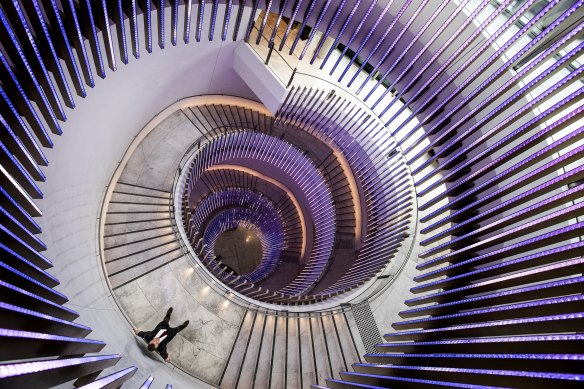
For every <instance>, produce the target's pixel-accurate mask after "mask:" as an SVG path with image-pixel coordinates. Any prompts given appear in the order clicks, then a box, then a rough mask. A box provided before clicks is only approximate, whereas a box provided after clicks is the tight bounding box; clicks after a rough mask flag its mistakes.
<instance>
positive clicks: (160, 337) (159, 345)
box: [134, 307, 189, 362]
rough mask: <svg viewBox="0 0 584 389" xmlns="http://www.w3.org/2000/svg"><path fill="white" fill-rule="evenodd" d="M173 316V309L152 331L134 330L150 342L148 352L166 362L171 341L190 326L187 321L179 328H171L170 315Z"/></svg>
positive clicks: (169, 309)
mask: <svg viewBox="0 0 584 389" xmlns="http://www.w3.org/2000/svg"><path fill="white" fill-rule="evenodd" d="M171 314H172V307H170V308H168V311H166V316H164V319H163V320H162V321H161V322H160V323H158V324H157V325H156V327H155V328H154V329H153V330H152V331H140V330H139V329H137V328H134V333H135V334H136V335H138V336H139V337H141V338H142V339H144V340H145V341H146V342H148V350H149V351H154V350H156V352H157V353H158V354H160V356H161V357H162V358H163V359H164V360H165V361H166V362H168V360H169V357H168V353H167V352H166V346H167V345H168V343H170V341H171V340H172V339H173V338H174V337H175V336H176V334H178V333H179V332H181V331H182V330H184V329H185V328H186V326H188V325H189V321H188V320H187V321H185V322H184V323H182V324H181V325H180V326H178V327H174V328H173V327H171V326H170V315H171Z"/></svg>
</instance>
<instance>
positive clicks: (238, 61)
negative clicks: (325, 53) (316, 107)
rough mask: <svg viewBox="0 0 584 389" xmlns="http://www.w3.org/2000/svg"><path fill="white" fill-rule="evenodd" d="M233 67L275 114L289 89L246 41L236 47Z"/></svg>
mask: <svg viewBox="0 0 584 389" xmlns="http://www.w3.org/2000/svg"><path fill="white" fill-rule="evenodd" d="M233 69H234V70H235V72H236V73H237V74H238V75H239V76H240V77H241V78H242V79H243V80H245V82H246V83H247V86H249V88H250V89H251V90H253V92H254V93H255V95H256V96H258V97H259V98H260V100H261V102H262V103H263V104H264V105H265V106H266V107H267V108H268V110H270V112H272V113H273V114H275V113H276V111H278V109H279V108H280V106H281V105H282V103H283V102H284V99H285V98H286V94H287V93H288V91H287V90H286V86H285V85H284V84H282V82H281V81H280V80H279V79H278V77H277V76H276V75H275V74H274V73H272V70H271V69H270V68H269V67H267V66H266V65H264V63H263V61H262V59H261V58H260V57H259V56H258V55H257V54H256V53H255V52H254V51H253V50H252V49H251V47H250V46H249V45H248V44H246V43H245V42H243V41H241V42H240V43H239V44H238V45H237V47H236V48H235V55H234V56H233Z"/></svg>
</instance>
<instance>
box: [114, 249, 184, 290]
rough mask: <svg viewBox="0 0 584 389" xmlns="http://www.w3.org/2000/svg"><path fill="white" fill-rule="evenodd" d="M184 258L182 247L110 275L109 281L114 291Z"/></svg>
mask: <svg viewBox="0 0 584 389" xmlns="http://www.w3.org/2000/svg"><path fill="white" fill-rule="evenodd" d="M183 256H184V253H183V252H182V250H181V249H180V247H178V248H176V249H174V250H172V251H169V252H167V253H165V254H164V255H160V256H158V257H154V258H148V259H146V260H144V261H143V262H141V263H138V264H136V265H134V267H132V268H125V269H123V270H120V271H119V272H118V273H116V274H110V275H109V281H110V284H111V286H112V289H116V288H119V287H121V286H123V285H126V284H127V283H129V282H132V281H134V280H137V279H138V278H140V277H143V276H145V275H146V274H148V273H150V272H153V271H154V270H156V269H159V268H161V267H162V266H165V265H168V264H169V263H171V262H174V261H176V260H177V259H179V258H181V257H183Z"/></svg>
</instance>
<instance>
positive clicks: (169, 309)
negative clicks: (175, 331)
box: [164, 307, 172, 323]
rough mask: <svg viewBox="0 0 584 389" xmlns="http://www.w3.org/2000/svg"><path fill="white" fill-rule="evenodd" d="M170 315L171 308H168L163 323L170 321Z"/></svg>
mask: <svg viewBox="0 0 584 389" xmlns="http://www.w3.org/2000/svg"><path fill="white" fill-rule="evenodd" d="M171 314H172V307H170V308H168V311H166V316H164V321H165V322H167V323H168V322H169V321H170V315H171Z"/></svg>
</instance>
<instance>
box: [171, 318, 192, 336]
mask: <svg viewBox="0 0 584 389" xmlns="http://www.w3.org/2000/svg"><path fill="white" fill-rule="evenodd" d="M188 325H189V321H188V320H187V321H185V322H184V323H182V324H181V325H180V326H178V327H175V328H174V330H175V331H176V332H177V333H178V332H181V331H182V330H184V329H185V328H186V327H187V326H188Z"/></svg>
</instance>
